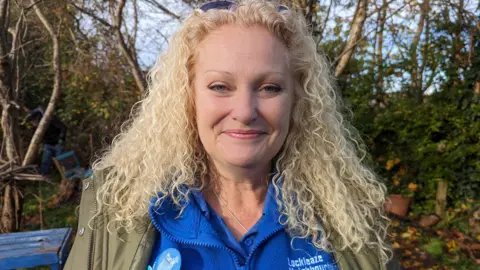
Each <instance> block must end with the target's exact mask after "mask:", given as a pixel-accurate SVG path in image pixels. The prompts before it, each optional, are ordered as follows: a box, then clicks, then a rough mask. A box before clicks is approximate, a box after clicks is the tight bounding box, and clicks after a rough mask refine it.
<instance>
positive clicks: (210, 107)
mask: <svg viewBox="0 0 480 270" xmlns="http://www.w3.org/2000/svg"><path fill="white" fill-rule="evenodd" d="M287 55H288V50H287V48H286V46H285V45H284V44H283V43H282V42H281V41H280V40H279V39H277V38H276V37H275V36H274V35H272V34H270V33H269V32H268V30H267V29H265V28H263V27H260V26H255V27H250V28H244V27H240V26H236V25H225V26H222V27H221V28H219V29H217V30H215V31H213V32H211V33H210V34H209V35H208V36H207V37H205V39H204V40H203V41H202V42H201V43H200V44H199V46H198V48H197V55H196V60H195V66H194V73H195V79H194V81H193V84H194V91H195V104H196V120H197V128H198V132H199V136H200V140H201V142H202V144H203V146H204V148H205V150H206V152H207V153H208V155H209V156H210V158H211V159H212V160H213V162H214V163H215V164H216V165H221V166H235V167H242V168H251V167H256V166H265V165H268V164H269V163H270V161H271V160H272V158H273V157H274V156H275V155H276V154H277V153H278V151H279V150H280V148H281V147H282V145H283V143H284V141H285V138H286V136H287V134H288V127H289V121H290V113H291V110H292V104H293V79H292V75H291V71H290V69H289V65H288V58H287Z"/></svg>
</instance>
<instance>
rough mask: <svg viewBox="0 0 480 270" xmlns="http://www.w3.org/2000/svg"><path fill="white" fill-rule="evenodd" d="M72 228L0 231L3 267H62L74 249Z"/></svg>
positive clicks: (0, 250)
mask: <svg viewBox="0 0 480 270" xmlns="http://www.w3.org/2000/svg"><path fill="white" fill-rule="evenodd" d="M71 237H72V229H71V228H61V229H52V230H43V231H34V232H19V233H8V234H0V269H16V268H29V267H35V266H41V265H50V267H51V269H55V270H56V269H62V267H63V265H64V263H65V261H66V259H67V257H68V253H69V252H70V248H71Z"/></svg>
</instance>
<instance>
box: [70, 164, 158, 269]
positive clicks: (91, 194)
mask: <svg viewBox="0 0 480 270" xmlns="http://www.w3.org/2000/svg"><path fill="white" fill-rule="evenodd" d="M105 173H106V172H105V171H95V172H94V173H93V176H92V177H90V178H87V179H85V180H83V186H82V190H83V192H82V198H81V202H80V207H79V209H80V210H79V221H78V230H77V236H76V238H75V242H74V244H73V247H72V249H71V252H70V256H69V257H68V259H67V263H66V265H65V268H64V269H69V270H70V269H72V270H73V269H75V270H77V269H137V266H138V267H139V268H142V269H146V264H147V263H148V260H149V258H150V254H151V250H152V248H153V245H154V243H155V240H156V237H157V234H156V233H157V231H156V229H155V228H154V227H153V225H152V224H151V222H150V220H145V222H144V223H143V222H142V224H140V223H139V224H137V225H138V226H137V227H136V228H135V229H134V230H133V231H131V232H126V231H125V230H123V229H120V230H118V231H116V230H115V228H114V226H110V228H111V230H110V231H109V230H108V229H107V226H109V224H108V222H109V220H110V218H109V216H108V215H106V214H100V215H98V216H96V217H95V219H92V218H93V217H94V215H95V213H96V212H97V210H98V208H97V207H98V205H97V200H96V194H97V191H98V188H99V187H101V186H102V185H103V184H104V183H105ZM143 266H145V267H143Z"/></svg>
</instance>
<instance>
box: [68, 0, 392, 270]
mask: <svg viewBox="0 0 480 270" xmlns="http://www.w3.org/2000/svg"><path fill="white" fill-rule="evenodd" d="M150 82H151V84H150V88H149V92H148V95H147V96H146V98H145V99H144V100H143V101H142V102H141V103H140V108H139V109H138V110H137V111H136V114H135V116H134V118H133V121H132V122H131V124H130V126H129V127H128V129H127V130H126V131H124V132H123V133H121V134H120V135H119V136H118V137H117V138H116V139H115V141H114V143H113V145H112V147H111V148H110V149H109V150H108V151H107V152H106V153H105V154H104V155H103V156H102V157H101V158H100V159H99V160H98V161H97V162H96V163H95V164H94V168H93V169H94V171H95V173H94V177H93V178H92V179H87V180H86V181H85V183H84V194H83V196H82V202H81V208H80V209H81V210H80V221H79V230H78V236H77V238H76V241H75V244H74V246H73V249H72V251H71V255H70V257H69V259H68V262H67V269H278V270H280V269H288V270H290V269H322V270H326V269H342V270H344V269H386V262H387V261H388V259H389V253H390V248H389V246H388V245H387V244H386V243H385V234H386V220H387V219H386V217H385V216H384V215H383V210H382V207H383V205H384V198H385V187H384V186H383V185H382V184H381V183H379V182H378V181H377V180H376V178H375V175H374V174H373V173H372V172H371V171H370V170H369V169H368V168H366V167H365V166H364V165H362V163H361V160H360V158H359V157H358V156H357V152H356V150H355V149H356V146H357V143H356V141H355V140H354V139H352V137H351V132H350V131H349V130H350V127H348V126H347V123H345V122H344V121H343V119H342V116H341V115H340V113H339V106H338V102H339V100H338V97H337V96H336V94H335V91H334V89H333V87H332V82H331V80H330V75H329V73H328V66H327V64H326V62H325V60H324V59H323V58H322V57H321V56H320V55H318V54H317V53H316V46H315V42H314V40H313V39H312V36H311V35H310V33H309V32H308V30H307V26H306V23H305V21H304V19H303V18H302V17H301V16H299V15H297V14H295V13H294V12H293V11H291V10H289V9H287V8H285V7H281V6H278V5H276V4H274V3H272V2H266V1H260V0H246V1H242V2H241V3H237V4H234V3H230V2H215V3H209V4H206V5H204V6H202V7H201V8H200V9H199V10H196V11H195V12H194V13H193V14H192V15H191V16H190V17H189V18H187V19H186V20H185V22H184V23H183V25H182V27H181V29H180V30H179V31H178V32H177V33H176V34H175V35H174V36H173V37H172V40H171V42H170V46H169V49H168V50H167V51H166V52H165V53H164V54H163V55H162V56H161V57H160V59H159V61H158V62H157V63H156V65H155V66H154V67H153V69H152V71H151V73H150Z"/></svg>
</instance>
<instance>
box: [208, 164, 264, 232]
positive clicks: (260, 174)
mask: <svg viewBox="0 0 480 270" xmlns="http://www.w3.org/2000/svg"><path fill="white" fill-rule="evenodd" d="M244 170H245V169H243V168H241V169H238V170H229V171H221V170H218V169H217V170H216V171H217V173H216V176H214V177H212V179H208V181H207V185H206V187H205V188H204V190H203V195H204V197H205V199H206V200H207V202H208V203H209V204H210V206H212V207H213V209H214V210H215V211H216V212H217V214H218V215H220V216H222V217H223V219H224V221H225V223H226V224H227V226H228V227H229V229H230V230H231V231H232V233H233V234H234V235H235V237H236V238H237V239H240V238H241V237H242V236H243V235H244V234H245V233H246V231H245V230H248V229H250V228H251V227H252V226H253V225H255V223H256V222H257V221H258V219H260V217H261V216H262V210H263V203H264V201H265V196H266V192H267V184H268V179H269V172H270V168H261V169H257V170H255V171H254V170H248V171H244ZM242 171H243V173H242Z"/></svg>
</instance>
